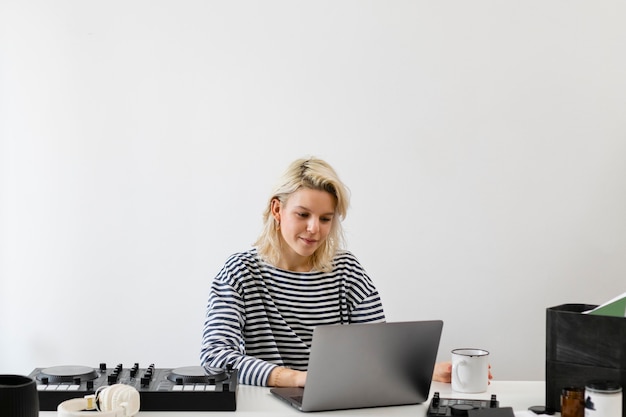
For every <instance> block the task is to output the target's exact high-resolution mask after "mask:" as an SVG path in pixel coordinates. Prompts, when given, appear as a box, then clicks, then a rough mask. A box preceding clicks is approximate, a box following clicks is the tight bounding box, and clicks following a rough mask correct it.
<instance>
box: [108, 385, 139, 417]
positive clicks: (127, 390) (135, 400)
mask: <svg viewBox="0 0 626 417" xmlns="http://www.w3.org/2000/svg"><path fill="white" fill-rule="evenodd" d="M99 399H100V410H101V411H116V410H119V409H120V408H124V409H125V413H124V415H125V416H134V415H135V414H137V413H138V412H139V392H138V391H137V390H136V389H135V388H134V387H131V386H130V385H125V384H115V385H111V386H110V387H107V388H105V389H104V390H102V392H101V393H100V396H99ZM122 404H125V405H124V407H122Z"/></svg>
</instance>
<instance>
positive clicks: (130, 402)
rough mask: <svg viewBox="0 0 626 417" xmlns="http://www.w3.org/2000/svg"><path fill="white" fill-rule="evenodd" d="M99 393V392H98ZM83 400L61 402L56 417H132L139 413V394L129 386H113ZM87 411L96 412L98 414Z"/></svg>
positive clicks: (75, 399)
mask: <svg viewBox="0 0 626 417" xmlns="http://www.w3.org/2000/svg"><path fill="white" fill-rule="evenodd" d="M98 391H99V390H98ZM98 391H96V393H95V394H91V395H86V396H85V397H84V398H74V399H71V400H67V401H63V402H62V403H61V404H59V406H58V407H57V416H58V417H96V416H97V417H132V416H134V415H135V414H137V413H138V412H139V392H138V391H137V390H136V389H135V388H134V387H131V386H130V385H125V384H115V385H111V386H109V387H105V388H104V389H102V391H99V392H98ZM87 410H98V411H99V412H98V413H94V412H93V411H87Z"/></svg>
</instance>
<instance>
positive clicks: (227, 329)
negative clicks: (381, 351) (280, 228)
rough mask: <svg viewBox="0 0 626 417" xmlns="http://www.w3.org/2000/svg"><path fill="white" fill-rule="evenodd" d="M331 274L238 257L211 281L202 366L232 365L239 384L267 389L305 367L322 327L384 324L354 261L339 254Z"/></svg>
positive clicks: (253, 256)
mask: <svg viewBox="0 0 626 417" xmlns="http://www.w3.org/2000/svg"><path fill="white" fill-rule="evenodd" d="M333 262H334V268H333V270H332V271H330V272H319V271H318V272H291V271H286V270H282V269H278V268H276V267H274V266H272V265H270V264H268V263H266V262H263V261H262V260H261V259H260V258H259V257H258V255H257V252H256V249H251V250H249V251H246V252H241V253H236V254H234V255H232V256H231V257H230V258H228V260H227V261H226V263H225V265H224V267H223V268H222V270H221V271H220V272H219V273H218V275H217V276H216V277H215V279H214V280H213V283H212V285H211V288H210V292H209V300H208V306H207V312H206V318H205V323H204V329H203V334H202V348H201V352H200V360H201V364H202V365H203V366H204V367H206V368H222V367H224V366H225V365H227V364H232V365H233V366H234V367H235V368H237V369H238V371H239V381H240V382H241V383H242V384H248V385H267V380H268V376H269V374H270V372H271V371H272V369H274V368H275V367H276V366H279V365H280V366H286V367H289V368H292V369H297V370H306V369H307V364H308V360H309V352H310V348H311V339H312V336H313V329H314V328H315V326H318V325H326V324H349V323H367V322H382V321H384V320H385V316H384V312H383V307H382V304H381V301H380V297H379V294H378V291H377V290H376V288H375V287H374V284H373V283H372V281H371V279H370V278H369V276H368V275H367V274H366V272H365V271H364V269H363V267H362V266H361V264H360V263H359V261H358V260H357V259H356V257H355V256H354V255H353V254H352V253H350V252H348V251H341V252H339V253H338V254H337V255H336V256H335V259H334V261H333Z"/></svg>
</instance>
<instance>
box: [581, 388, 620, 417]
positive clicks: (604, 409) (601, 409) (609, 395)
mask: <svg viewBox="0 0 626 417" xmlns="http://www.w3.org/2000/svg"><path fill="white" fill-rule="evenodd" d="M585 417H622V387H621V386H620V384H619V383H617V382H615V381H590V382H587V384H585Z"/></svg>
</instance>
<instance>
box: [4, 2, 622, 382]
mask: <svg viewBox="0 0 626 417" xmlns="http://www.w3.org/2000/svg"><path fill="white" fill-rule="evenodd" d="M624 22H626V3H624V2H621V1H614V2H613V1H569V0H568V1H564V0H563V1H552V0H548V1H546V0H541V1H539V0H531V1H524V2H506V1H501V0H493V1H465V2H444V1H413V0H411V1H393V0H392V1H341V0H340V1H310V2H305V1H273V0H270V1H230V0H229V1H226V0H224V1H200V0H197V1H184V0H183V1H179V0H176V1H173V0H172V1H165V0H160V1H159V0H156V1H154V0H152V1H147V0H146V1H84V0H71V1H47V0H46V1H44V0H41V1H36V0H2V1H1V2H0V48H1V49H0V54H1V55H0V59H1V61H0V139H1V141H0V164H1V170H0V175H1V177H0V179H1V182H0V221H1V222H0V244H1V247H0V249H1V251H0V254H1V258H0V262H1V263H0V274H1V281H0V372H1V373H21V374H28V373H30V371H31V370H32V369H34V368H35V367H45V366H55V365H69V364H73V365H87V366H97V365H98V364H99V363H100V362H107V363H108V364H110V365H111V366H114V365H115V364H117V363H123V364H124V366H131V365H132V363H134V362H139V363H140V365H141V366H142V367H144V366H147V365H148V364H149V363H155V365H156V366H157V367H174V366H188V365H191V364H197V363H198V362H199V359H198V356H199V349H200V336H201V331H202V323H203V320H204V309H205V303H206V296H207V293H208V286H209V284H210V282H211V279H212V278H213V276H214V275H215V274H216V273H217V272H218V270H219V268H220V267H221V266H222V264H223V262H224V261H225V259H226V257H227V256H228V255H230V254H231V253H233V252H235V251H239V250H245V249H248V248H249V247H250V245H251V243H252V242H253V241H254V240H255V238H256V237H257V234H258V232H259V231H260V226H261V212H262V211H263V209H264V206H265V204H266V199H267V198H268V197H269V193H270V191H271V188H272V186H273V185H274V182H275V181H276V179H277V178H278V176H279V175H280V174H281V173H282V171H283V170H284V169H285V168H286V166H287V165H288V164H289V162H291V161H292V160H293V159H295V158H297V157H301V156H308V155H316V156H319V157H322V158H324V159H326V160H327V161H329V162H330V163H331V164H333V165H334V166H335V168H336V169H337V171H338V172H339V174H340V176H341V177H342V178H343V180H344V181H345V182H346V183H347V185H348V186H349V187H350V189H351V191H352V196H353V198H352V205H351V210H350V211H349V213H348V217H347V219H346V221H345V227H346V229H347V232H348V233H347V236H348V246H349V249H351V250H352V251H353V252H354V253H355V254H356V255H357V257H358V258H359V259H360V260H361V262H362V263H363V265H364V266H365V267H366V269H367V270H368V272H369V274H370V275H371V276H372V278H373V279H374V281H375V283H376V284H377V286H378V288H379V291H380V292H381V295H382V298H383V302H384V304H385V308H386V313H387V318H388V320H390V321H400V320H414V319H443V320H444V322H445V325H444V334H443V338H442V341H441V350H440V359H441V360H444V359H448V358H449V351H450V349H452V348H454V347H481V348H485V349H488V350H490V351H491V363H492V366H493V372H494V375H495V378H496V379H512V380H524V379H543V378H544V361H545V309H546V308H548V307H551V306H555V305H559V304H564V303H592V304H598V303H602V302H604V301H606V300H608V299H610V298H612V297H614V296H616V295H618V294H620V293H622V292H624V291H625V290H626V284H625V283H626V279H625V275H626V116H625V115H626V53H625V51H626V25H625V24H624Z"/></svg>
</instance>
